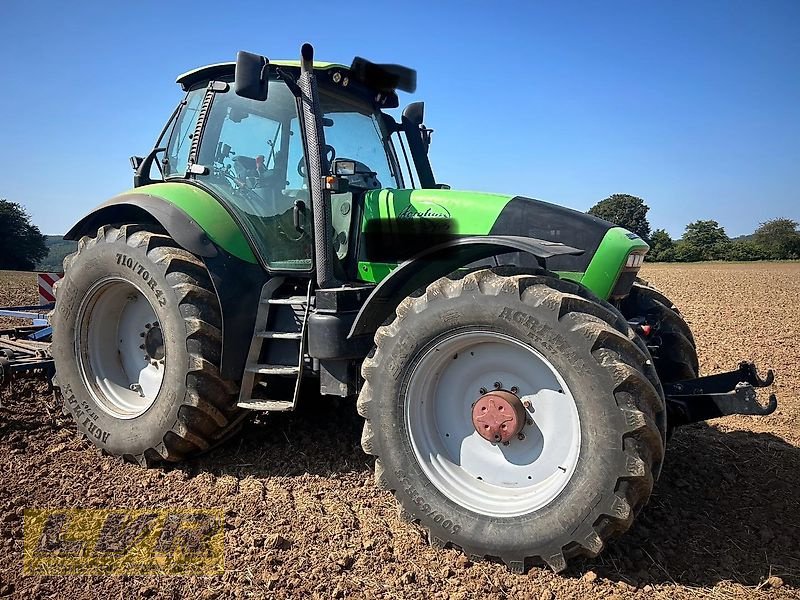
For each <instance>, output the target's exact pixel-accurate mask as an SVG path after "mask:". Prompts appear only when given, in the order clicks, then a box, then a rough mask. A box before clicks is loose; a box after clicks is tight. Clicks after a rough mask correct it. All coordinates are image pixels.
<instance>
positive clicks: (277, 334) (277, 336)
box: [256, 331, 303, 340]
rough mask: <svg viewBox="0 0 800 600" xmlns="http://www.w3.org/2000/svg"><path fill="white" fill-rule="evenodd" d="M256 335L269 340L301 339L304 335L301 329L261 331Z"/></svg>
mask: <svg viewBox="0 0 800 600" xmlns="http://www.w3.org/2000/svg"><path fill="white" fill-rule="evenodd" d="M256 335H257V336H258V337H260V338H264V339H267V340H299V339H300V338H301V337H302V336H303V334H302V333H300V332H299V331H259V332H258V333H257V334H256Z"/></svg>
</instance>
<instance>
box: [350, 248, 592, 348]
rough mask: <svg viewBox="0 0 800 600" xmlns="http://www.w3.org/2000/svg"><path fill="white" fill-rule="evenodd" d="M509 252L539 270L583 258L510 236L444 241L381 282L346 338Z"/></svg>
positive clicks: (568, 250)
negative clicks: (558, 259) (566, 258)
mask: <svg viewBox="0 0 800 600" xmlns="http://www.w3.org/2000/svg"><path fill="white" fill-rule="evenodd" d="M510 252H525V253H527V254H530V255H532V256H533V257H535V258H536V260H537V262H538V263H539V265H540V266H541V267H544V266H545V260H546V259H548V258H552V257H554V256H563V255H580V254H583V250H580V249H578V248H573V247H571V246H566V245H564V244H560V243H558V242H548V241H546V240H538V239H535V238H528V237H521V236H513V235H505V236H504V235H485V236H469V237H462V238H456V239H453V240H450V241H447V242H445V243H443V244H439V245H438V246H434V247H433V248H430V249H428V250H426V251H424V252H422V253H420V254H417V255H416V256H415V257H413V258H411V259H409V260H407V261H405V262H404V263H403V264H401V265H400V266H398V267H397V268H396V269H395V270H394V271H392V273H391V274H390V275H389V276H387V277H386V278H384V279H383V280H382V281H381V282H380V283H379V284H378V285H377V286H376V287H375V289H374V290H373V291H372V293H371V294H370V296H369V298H367V301H366V302H365V303H364V306H362V307H361V310H360V311H359V313H358V315H357V316H356V320H355V321H354V322H353V326H352V327H351V329H350V333H349V335H348V338H353V337H359V336H363V335H371V334H373V333H374V332H375V330H376V329H377V328H378V327H379V326H381V325H382V324H383V322H384V321H385V320H386V319H387V317H389V315H391V314H392V313H393V312H394V310H395V309H396V308H397V306H398V305H399V304H400V302H402V300H403V299H404V298H406V297H407V296H409V295H410V294H411V293H413V292H414V291H415V290H418V289H420V288H422V287H425V286H427V285H428V284H430V283H433V282H434V281H436V280H437V279H439V278H440V277H444V276H446V275H449V274H450V273H452V272H453V271H455V270H457V269H459V268H462V267H465V266H467V265H469V264H471V263H473V262H475V261H479V260H483V259H486V258H489V257H492V256H497V255H501V254H508V253H510Z"/></svg>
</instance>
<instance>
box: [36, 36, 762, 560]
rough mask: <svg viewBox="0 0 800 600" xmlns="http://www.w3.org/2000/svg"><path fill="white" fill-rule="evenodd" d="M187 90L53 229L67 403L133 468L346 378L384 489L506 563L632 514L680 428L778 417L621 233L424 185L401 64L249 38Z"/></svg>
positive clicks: (584, 218) (524, 205)
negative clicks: (70, 247) (58, 235)
mask: <svg viewBox="0 0 800 600" xmlns="http://www.w3.org/2000/svg"><path fill="white" fill-rule="evenodd" d="M178 83H179V84H180V86H181V88H182V89H183V90H184V91H185V92H186V95H185V97H184V99H183V100H182V101H181V102H180V104H179V105H178V107H177V108H176V109H175V111H174V113H173V114H172V116H171V117H170V119H169V121H168V123H167V125H166V126H165V127H164V129H163V131H162V132H161V135H160V136H159V138H158V141H157V142H156V144H155V147H154V148H153V150H152V151H151V152H150V153H149V154H148V155H147V156H146V157H144V158H141V157H133V158H132V159H131V161H132V166H133V168H134V170H135V176H134V188H133V189H131V190H130V191H127V192H125V193H123V194H121V195H119V196H116V197H114V198H112V199H111V200H109V201H107V202H106V203H104V204H102V205H100V206H99V207H98V208H97V209H95V210H94V211H93V212H91V213H90V214H89V215H87V216H85V217H84V218H83V219H81V220H80V221H79V222H78V223H77V224H76V225H75V226H74V227H73V228H72V229H71V230H70V231H69V232H68V234H67V235H66V238H67V239H71V240H78V249H77V252H76V253H75V254H72V255H71V256H69V257H67V258H66V259H65V261H64V270H65V276H64V278H63V280H62V281H61V282H60V284H59V286H58V288H57V302H56V307H55V311H54V313H53V317H52V324H53V331H54V334H53V344H52V354H53V357H54V360H55V367H56V379H55V383H56V385H57V386H58V387H59V389H60V392H61V394H62V396H63V399H64V404H65V408H66V410H68V411H69V412H70V413H71V415H72V416H73V417H74V419H75V422H76V423H77V426H78V428H79V430H80V431H81V432H83V433H84V434H85V435H86V436H87V437H88V438H89V439H90V440H91V441H92V442H93V443H94V444H96V445H97V446H98V447H99V448H101V449H102V450H104V451H106V452H108V453H110V454H112V455H115V456H121V457H124V458H125V459H127V460H130V461H134V462H136V463H138V464H140V465H143V466H149V465H151V464H154V463H159V462H165V461H180V460H182V459H185V458H186V457H189V456H194V455H197V454H199V453H202V452H206V451H208V450H209V449H211V448H213V447H214V446H215V445H217V444H219V443H220V442H221V441H223V440H225V439H227V438H229V437H230V436H231V435H233V434H235V433H236V431H237V430H238V427H239V426H240V425H241V423H242V421H243V419H245V418H247V416H248V415H250V414H252V412H253V411H266V412H279V411H291V410H293V409H294V408H295V407H296V406H297V403H298V402H299V401H301V398H300V396H301V394H300V390H301V382H302V383H305V386H304V387H305V388H308V385H309V383H308V382H313V385H314V386H316V385H317V384H318V389H319V392H320V393H321V394H322V395H329V396H339V397H351V398H356V397H357V405H358V412H359V413H360V414H361V415H362V416H363V417H364V419H365V422H364V430H363V436H362V440H361V442H362V445H363V449H364V451H365V452H366V453H367V454H371V455H373V456H375V457H376V460H375V477H376V481H377V484H378V486H380V487H381V488H384V489H387V490H391V491H392V492H393V493H394V495H395V496H396V498H397V500H398V502H399V504H400V506H401V508H402V512H403V514H404V515H406V516H407V518H408V519H410V520H412V521H415V522H418V523H419V524H420V525H421V526H422V527H424V528H425V529H426V530H427V532H428V533H427V535H428V539H429V540H430V543H431V544H433V545H435V546H440V547H444V546H455V547H458V548H460V549H462V550H463V551H464V552H465V553H467V554H468V555H470V556H472V557H496V558H499V559H501V560H502V561H504V562H505V563H506V564H507V565H508V566H509V567H510V568H511V569H513V570H515V571H522V570H524V569H526V568H527V567H528V566H529V565H530V564H533V563H540V564H541V563H546V564H548V565H549V566H550V567H552V568H553V569H555V570H561V569H563V568H565V566H566V564H567V560H569V559H570V558H572V557H576V556H595V555H597V554H598V553H599V552H600V551H601V550H602V549H603V547H604V545H605V544H606V542H607V541H608V540H609V539H611V538H612V537H615V536H617V535H619V534H621V533H623V532H625V531H626V530H627V529H628V528H629V527H630V526H631V523H632V521H633V519H634V517H635V515H636V514H637V513H638V512H639V511H640V510H641V508H642V507H643V506H644V505H645V504H646V503H647V501H648V498H649V497H650V493H651V491H652V489H653V483H654V481H655V480H656V478H657V477H658V475H659V471H660V470H661V465H662V461H663V459H664V449H665V444H666V441H667V439H668V437H669V434H670V432H671V430H672V429H673V428H674V427H676V426H679V425H683V424H686V423H691V422H695V421H700V420H704V419H708V418H712V417H718V416H722V415H726V414H733V413H744V414H769V413H770V412H772V411H773V410H774V409H775V399H774V396H773V397H770V402H769V405H768V406H766V407H762V406H761V405H759V403H758V402H757V399H756V394H755V391H754V387H760V386H763V385H768V384H769V383H770V382H771V380H772V375H771V373H770V375H769V376H768V377H767V378H766V380H762V379H760V378H759V376H758V375H757V373H756V371H755V368H754V367H753V365H752V364H750V363H742V364H741V365H740V367H739V368H738V369H737V370H735V371H732V372H730V373H722V374H718V375H713V376H711V377H705V378H698V360H697V352H696V350H695V343H694V339H693V337H692V333H691V331H690V330H689V327H688V326H687V324H686V322H685V321H684V320H683V319H682V317H681V315H680V313H679V312H678V311H677V309H676V308H675V307H674V306H673V305H672V303H671V302H670V301H669V300H668V299H667V298H665V297H664V296H663V295H662V294H660V293H659V292H658V291H656V290H655V289H653V288H652V287H650V286H648V285H647V284H646V283H645V282H643V281H641V280H639V279H638V278H637V273H638V271H639V268H640V266H641V264H642V261H643V259H644V256H645V253H646V252H647V250H648V246H647V244H646V243H645V242H644V241H643V240H642V239H640V238H639V237H638V236H637V235H635V234H633V233H631V232H629V231H626V230H625V229H622V228H620V227H616V226H614V225H613V224H611V223H608V222H606V221H603V220H601V219H598V218H595V217H592V216H589V215H587V214H584V213H581V212H578V211H574V210H570V209H567V208H563V207H560V206H556V205H553V204H548V203H546V202H541V201H538V200H532V199H529V198H524V197H512V196H507V195H499V194H488V193H476V192H461V191H454V190H451V189H450V188H449V186H447V185H444V184H442V183H439V182H437V181H436V179H435V177H434V174H433V170H432V169H431V165H430V162H429V159H428V146H429V144H430V140H431V129H429V128H427V127H426V126H425V125H424V123H423V104H422V103H420V102H417V103H413V104H410V105H409V106H408V107H407V108H406V109H405V110H404V111H403V112H402V117H401V118H400V119H399V121H398V120H397V119H396V118H394V117H393V116H392V115H391V114H389V113H387V112H384V111H385V110H386V109H391V108H395V107H397V106H398V96H397V91H398V90H401V91H406V92H413V91H414V89H415V86H416V74H415V72H414V71H412V70H410V69H407V68H404V67H400V66H398V65H385V64H374V63H371V62H369V61H366V60H364V59H361V58H356V59H354V60H353V62H352V64H351V66H350V67H347V66H344V65H340V64H329V63H319V62H314V60H313V49H312V48H311V46H310V45H308V44H306V45H304V46H303V48H302V51H301V60H299V61H269V60H268V59H267V58H265V57H263V56H259V55H255V54H250V53H246V52H240V53H239V54H238V56H237V60H236V62H235V63H232V62H231V63H221V64H214V65H210V66H206V67H202V68H199V69H196V70H193V71H190V72H188V73H185V74H184V75H181V76H180V77H179V78H178Z"/></svg>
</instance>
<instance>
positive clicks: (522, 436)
mask: <svg viewBox="0 0 800 600" xmlns="http://www.w3.org/2000/svg"><path fill="white" fill-rule="evenodd" d="M517 439H518V440H519V441H520V442H521V441H522V440H524V439H525V434H524V433H522V432H520V433H519V435H517Z"/></svg>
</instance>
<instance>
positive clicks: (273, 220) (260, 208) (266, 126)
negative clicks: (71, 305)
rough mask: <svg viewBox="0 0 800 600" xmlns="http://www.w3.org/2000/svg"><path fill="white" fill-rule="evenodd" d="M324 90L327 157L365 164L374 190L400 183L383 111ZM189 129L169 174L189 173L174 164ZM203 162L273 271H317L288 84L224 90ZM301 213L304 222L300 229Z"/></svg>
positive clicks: (206, 179)
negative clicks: (247, 91)
mask: <svg viewBox="0 0 800 600" xmlns="http://www.w3.org/2000/svg"><path fill="white" fill-rule="evenodd" d="M320 87H321V89H320V104H321V108H322V111H323V113H324V116H325V118H324V120H323V125H324V130H325V142H326V145H327V148H326V154H327V157H328V159H329V160H331V161H332V160H335V159H347V160H353V161H357V163H360V165H359V167H360V169H359V170H360V171H363V172H366V173H370V175H369V178H368V179H369V182H370V186H369V187H381V188H397V187H402V181H400V180H399V179H398V177H397V176H396V173H397V171H398V170H397V169H396V168H393V165H394V164H395V163H394V160H393V154H392V149H391V146H390V142H389V141H388V140H389V138H388V135H386V134H385V133H384V131H383V129H382V127H381V120H380V114H379V113H378V112H377V111H376V110H374V109H373V108H372V107H371V106H369V105H368V104H366V103H364V102H360V101H359V100H358V99H356V98H351V97H348V96H344V95H342V94H341V92H338V93H334V92H333V91H331V90H326V89H325V88H324V87H323V86H320ZM198 91H200V90H198ZM199 95H200V94H198V93H197V92H189V96H188V98H187V99H188V102H187V104H186V109H185V111H184V112H185V113H186V114H185V115H180V116H179V119H180V120H181V122H182V121H185V120H187V119H188V121H189V123H191V121H192V119H191V117H190V116H189V113H191V112H196V110H197V107H196V106H195V105H199V101H198V102H195V96H199ZM195 119H196V117H195ZM190 130H191V132H193V127H191V126H189V125H187V126H185V127H181V126H180V125H179V126H177V127H176V128H175V132H173V135H172V136H171V139H170V143H169V145H168V149H167V156H168V157H169V156H173V162H172V168H171V169H170V170H169V174H174V175H180V176H183V174H184V172H185V171H184V172H175V171H174V170H173V169H174V168H175V167H176V166H178V167H180V166H182V164H185V159H184V160H181V159H183V154H185V153H186V147H187V146H188V145H189V142H188V140H186V139H183V138H185V137H186V135H182V133H185V134H189V133H190ZM198 162H199V164H201V165H203V166H206V167H208V169H209V171H208V174H207V175H200V176H198V177H197V181H198V182H199V183H201V184H203V185H204V186H206V187H208V188H211V191H213V192H215V193H216V194H218V195H219V196H221V197H222V198H223V199H224V200H225V201H226V202H227V204H228V206H229V207H230V208H231V209H232V210H234V211H235V212H236V213H237V216H238V217H239V219H240V221H241V222H242V223H243V225H244V226H245V227H246V228H247V229H248V232H249V234H250V237H251V239H252V240H253V241H254V242H255V244H256V245H257V246H258V247H259V250H260V253H261V256H262V257H264V258H265V259H266V262H267V263H268V264H269V266H270V267H271V268H277V269H301V270H302V269H310V268H311V256H312V254H313V249H312V245H313V240H312V239H311V231H313V225H312V223H311V213H312V211H311V207H310V198H309V192H308V187H309V186H308V178H307V169H306V162H305V153H304V148H303V140H302V135H301V131H300V124H299V120H298V116H297V103H296V100H295V97H294V96H293V95H292V93H291V92H290V91H289V89H288V87H287V86H286V85H285V84H284V83H283V82H282V81H277V80H272V81H270V83H269V95H268V99H267V100H266V101H265V102H258V101H255V100H249V99H247V98H242V97H240V96H237V95H236V94H235V93H234V92H233V90H232V89H230V90H229V91H227V92H224V93H218V94H217V95H216V97H215V99H214V102H213V104H212V108H211V112H210V114H209V116H208V119H207V122H206V126H205V129H204V131H203V138H202V140H201V143H200V149H199V156H198ZM298 212H299V213H300V214H301V215H302V223H301V226H300V227H296V226H295V220H296V213H298Z"/></svg>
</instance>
